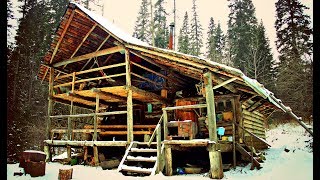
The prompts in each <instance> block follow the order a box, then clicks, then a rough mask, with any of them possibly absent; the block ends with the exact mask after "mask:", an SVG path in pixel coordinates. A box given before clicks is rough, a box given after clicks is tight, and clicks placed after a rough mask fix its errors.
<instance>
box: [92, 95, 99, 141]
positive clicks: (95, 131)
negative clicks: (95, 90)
mask: <svg viewBox="0 0 320 180" xmlns="http://www.w3.org/2000/svg"><path fill="white" fill-rule="evenodd" d="M95 113H96V114H95V115H94V120H93V128H94V132H93V140H94V141H97V137H98V134H97V123H98V122H97V121H98V115H97V113H99V94H96V111H95Z"/></svg>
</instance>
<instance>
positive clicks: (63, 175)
mask: <svg viewBox="0 0 320 180" xmlns="http://www.w3.org/2000/svg"><path fill="white" fill-rule="evenodd" d="M72 173H73V168H71V169H59V177H58V179H60V180H68V179H72Z"/></svg>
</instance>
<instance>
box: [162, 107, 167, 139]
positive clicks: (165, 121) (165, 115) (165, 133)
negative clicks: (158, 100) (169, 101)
mask: <svg viewBox="0 0 320 180" xmlns="http://www.w3.org/2000/svg"><path fill="white" fill-rule="evenodd" d="M162 113H163V139H164V140H167V139H168V112H167V111H166V110H162Z"/></svg>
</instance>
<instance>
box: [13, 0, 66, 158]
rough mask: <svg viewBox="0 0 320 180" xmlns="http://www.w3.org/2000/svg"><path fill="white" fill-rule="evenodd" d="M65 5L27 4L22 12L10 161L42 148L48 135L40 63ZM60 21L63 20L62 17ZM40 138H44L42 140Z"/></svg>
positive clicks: (15, 65) (15, 60)
mask: <svg viewBox="0 0 320 180" xmlns="http://www.w3.org/2000/svg"><path fill="white" fill-rule="evenodd" d="M59 1H60V2H61V3H62V4H63V3H64V6H62V7H61V6H60V7H56V6H55V5H52V6H54V8H55V9H56V10H57V11H54V10H53V9H52V8H51V7H52V6H51V4H50V3H52V2H54V3H57V1H50V2H48V1H36V0H34V1H33V2H31V1H25V2H26V3H25V4H23V6H22V7H21V9H23V10H25V12H24V16H23V17H22V18H21V19H20V20H19V21H20V23H19V26H18V30H17V36H16V37H15V39H16V47H15V49H14V50H13V51H12V53H11V55H10V56H9V58H8V85H7V86H8V119H7V121H8V139H7V141H8V143H7V144H8V145H7V146H8V147H7V149H8V151H7V153H8V154H7V155H8V158H10V159H17V156H18V155H19V154H20V152H21V151H22V150H23V149H30V148H32V149H38V150H40V149H41V146H42V142H43V139H42V138H44V137H45V136H44V133H45V126H44V124H43V122H44V118H45V116H46V112H47V108H46V106H45V105H46V102H47V95H48V92H47V91H48V90H47V87H45V86H43V85H41V81H39V80H38V79H37V74H38V70H39V66H40V62H41V60H42V58H43V56H44V54H45V52H46V51H47V50H48V47H49V45H50V43H51V41H52V36H50V35H51V34H53V33H54V31H55V30H56V28H57V24H58V22H57V21H58V19H54V15H55V14H56V13H58V14H60V15H61V14H63V13H64V12H65V7H66V4H67V3H68V2H67V1H64V0H59ZM59 21H60V17H59ZM35 27H37V28H35ZM39 137H40V138H39Z"/></svg>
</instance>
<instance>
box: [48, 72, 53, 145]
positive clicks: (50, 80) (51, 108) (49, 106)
mask: <svg viewBox="0 0 320 180" xmlns="http://www.w3.org/2000/svg"><path fill="white" fill-rule="evenodd" d="M53 79H54V69H53V68H50V73H49V93H48V94H49V97H48V118H47V127H46V134H47V138H48V139H50V129H51V119H50V116H51V114H52V112H53V100H52V95H53Z"/></svg>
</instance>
